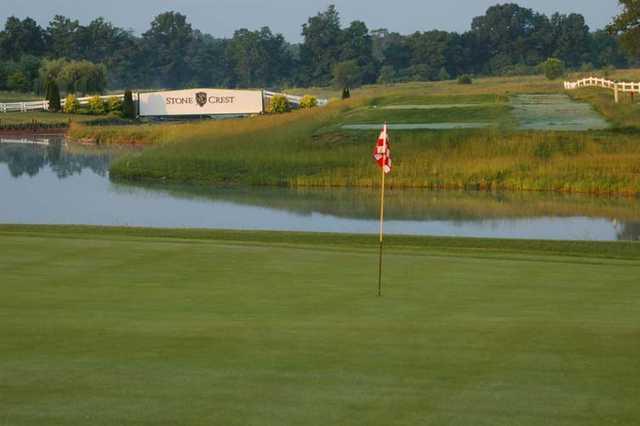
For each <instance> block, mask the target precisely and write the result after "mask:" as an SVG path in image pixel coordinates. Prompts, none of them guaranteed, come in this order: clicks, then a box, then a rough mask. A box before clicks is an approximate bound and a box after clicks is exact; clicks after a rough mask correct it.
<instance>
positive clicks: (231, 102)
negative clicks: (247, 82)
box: [140, 89, 263, 117]
mask: <svg viewBox="0 0 640 426" xmlns="http://www.w3.org/2000/svg"><path fill="white" fill-rule="evenodd" d="M262 111H263V105H262V92H261V91H257V90H220V89H188V90H174V91H169V92H153V93H140V115H141V116H143V117H149V116H165V115H215V114H259V113H261V112H262Z"/></svg>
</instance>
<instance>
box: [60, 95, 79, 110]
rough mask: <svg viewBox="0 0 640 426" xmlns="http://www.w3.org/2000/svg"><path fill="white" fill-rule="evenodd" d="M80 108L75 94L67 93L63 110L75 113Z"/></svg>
mask: <svg viewBox="0 0 640 426" xmlns="http://www.w3.org/2000/svg"><path fill="white" fill-rule="evenodd" d="M78 110H80V102H79V101H78V98H76V96H75V95H71V94H69V95H67V98H66V99H65V101H64V112H66V113H67V114H75V113H77V112H78Z"/></svg>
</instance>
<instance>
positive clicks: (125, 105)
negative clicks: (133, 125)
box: [122, 89, 136, 119]
mask: <svg viewBox="0 0 640 426" xmlns="http://www.w3.org/2000/svg"><path fill="white" fill-rule="evenodd" d="M122 116H123V117H124V118H129V119H134V118H136V106H135V104H134V103H133V95H132V93H131V90H129V89H127V90H125V91H124V101H123V102H122Z"/></svg>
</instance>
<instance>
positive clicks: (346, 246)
mask: <svg viewBox="0 0 640 426" xmlns="http://www.w3.org/2000/svg"><path fill="white" fill-rule="evenodd" d="M375 240H376V238H375V237H374V236H348V235H314V234H290V233H241V232H222V231H195V230H185V231H179V230H146V229H135V230H127V229H106V228H80V227H76V228H67V227H8V226H3V227H0V253H1V254H0V270H1V271H2V279H1V285H0V319H1V321H0V335H1V336H2V338H1V339H0V413H1V415H0V419H1V421H0V423H1V424H7V425H41V424H64V425H74V424H77V425H86V424H92V425H113V424H150V425H151V424H154V425H155V424H190V425H196V424H202V425H210V424H216V425H217V424H221V425H288V424H292V425H293V424H304V425H326V424H340V425H351V424H367V425H390V424H397V425H416V424H433V425H436V424H437V425H440V424H452V425H453V424H455V425H468V424H473V425H491V426H496V425H514V424H517V425H540V424H554V425H580V426H585V425H601V424H620V425H633V424H635V423H636V421H637V419H638V417H639V416H640V408H639V407H640V404H638V396H637V389H638V387H639V386H640V362H639V361H638V357H637V354H638V351H640V336H639V335H638V330H639V329H638V324H639V323H640V304H639V303H638V300H640V285H639V284H638V280H637V277H638V274H639V273H640V245H638V244H630V243H605V244H597V243H588V242H583V243H563V242H555V243H553V242H535V241H534V242H520V241H497V240H462V239H442V238H434V239H430V238H411V237H396V238H389V241H388V248H387V256H386V262H385V291H384V293H385V294H384V297H382V298H377V297H376V296H375V293H376V286H377V283H376V278H377V274H376V265H377V256H376V250H375V244H376V241H375ZM553 253H556V254H553Z"/></svg>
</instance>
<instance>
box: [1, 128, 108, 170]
mask: <svg viewBox="0 0 640 426" xmlns="http://www.w3.org/2000/svg"><path fill="white" fill-rule="evenodd" d="M31 142H34V143H29V141H26V140H24V139H6V138H2V139H0V163H6V164H7V167H8V169H9V173H10V174H11V176H12V177H14V178H18V177H21V176H23V175H27V176H30V177H33V176H36V175H37V174H38V173H39V172H40V171H41V170H42V169H44V168H45V167H47V166H49V167H50V168H51V170H52V171H53V172H54V174H55V175H56V177H58V178H60V179H64V178H66V177H69V176H73V175H76V174H79V173H81V172H82V170H83V169H89V170H91V171H92V172H93V173H95V174H97V175H99V176H105V177H106V176H107V173H108V170H109V162H110V160H111V158H112V153H111V152H109V151H106V150H96V149H94V148H82V147H80V146H75V147H73V148H72V149H68V148H66V144H65V141H64V139H62V138H51V139H37V140H33V141H31Z"/></svg>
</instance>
